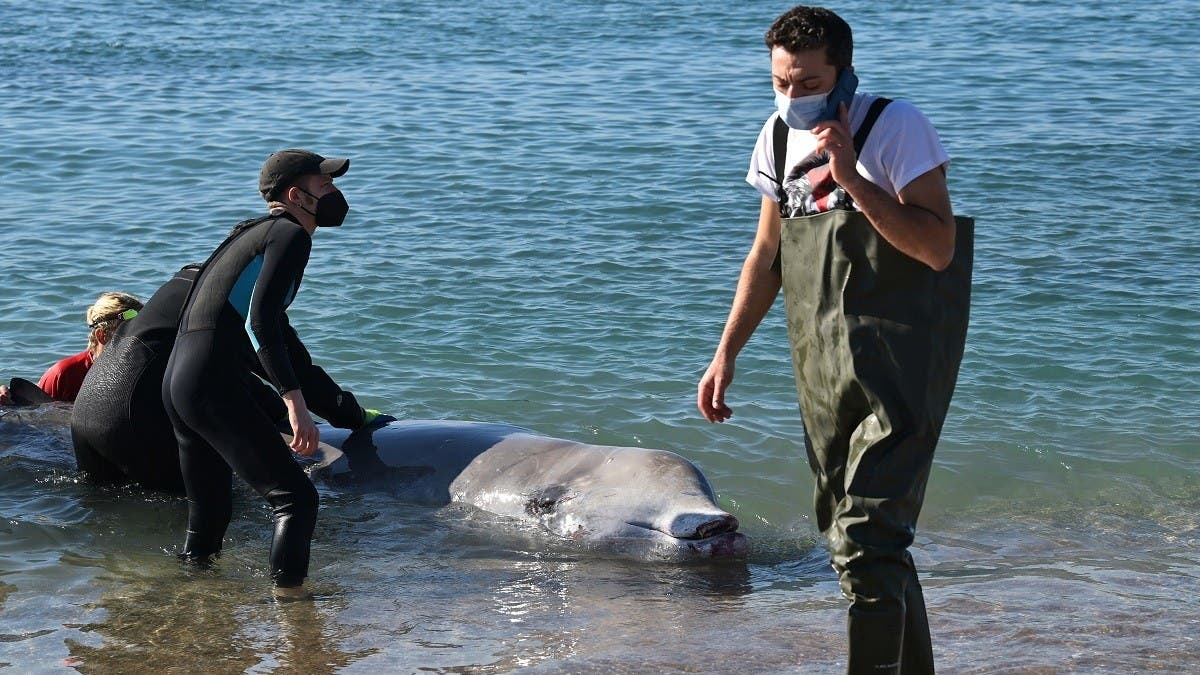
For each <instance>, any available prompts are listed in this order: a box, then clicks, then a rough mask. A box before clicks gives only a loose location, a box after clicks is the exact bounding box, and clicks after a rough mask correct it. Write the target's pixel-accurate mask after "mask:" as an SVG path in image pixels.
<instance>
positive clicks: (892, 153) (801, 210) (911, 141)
mask: <svg viewBox="0 0 1200 675" xmlns="http://www.w3.org/2000/svg"><path fill="white" fill-rule="evenodd" d="M877 98H878V97H877V96H873V95H871V94H855V95H854V101H853V102H852V103H851V105H850V128H851V130H852V131H853V132H855V133H856V132H857V131H858V127H859V125H861V124H862V121H863V118H865V117H866V116H867V110H868V109H869V108H870V107H871V104H872V103H873V102H874V101H875V99H877ZM778 116H779V113H778V112H776V113H774V114H772V115H771V117H770V118H768V119H767V123H766V124H765V125H763V128H762V131H761V132H759V134H758V143H756V144H755V146H754V154H753V155H752V156H751V157H750V170H749V171H748V172H747V173H746V182H747V183H750V184H751V185H753V186H754V187H755V188H757V189H758V191H759V192H761V193H763V194H764V195H766V196H767V197H770V198H771V199H773V200H775V201H779V193H778V191H777V185H776V182H775V147H774V138H773V137H774V131H773V130H774V128H775V119H776V118H777V117H778ZM816 144H817V139H816V136H814V135H813V134H812V133H811V132H810V131H808V130H807V129H789V130H788V143H787V160H786V163H785V165H784V166H785V167H786V169H785V172H784V175H785V176H786V178H785V180H784V190H785V191H786V192H787V194H788V200H787V204H786V205H785V210H784V214H785V215H786V216H800V215H808V214H811V213H820V212H822V211H828V210H830V209H833V208H854V204H853V201H852V200H850V199H849V197H848V196H847V195H846V194H845V192H843V191H842V190H841V188H838V187H837V186H836V185H835V184H834V183H833V182H832V178H831V177H830V176H829V164H828V160H825V161H824V162H821V161H820V160H816V161H813V159H812V158H811V157H810V156H811V155H812V150H813V148H814V147H815V146H816ZM949 161H950V156H949V155H948V154H947V153H946V149H945V148H944V147H942V141H941V139H939V138H938V135H937V130H935V129H934V128H933V125H932V124H930V122H929V120H928V119H927V118H926V117H925V115H924V114H922V113H921V111H920V110H918V109H917V108H916V106H914V105H912V104H911V103H908V102H907V101H892V102H891V103H890V104H888V106H887V107H886V108H884V109H883V112H882V113H880V115H879V118H878V119H877V120H875V126H874V128H872V129H871V134H870V135H869V136H868V137H867V142H866V144H864V145H863V149H862V153H860V154H859V156H858V172H859V173H860V174H862V175H863V176H865V177H866V178H867V180H869V181H871V182H872V183H874V184H876V185H878V186H879V187H881V188H883V189H884V190H886V191H887V192H888V193H889V194H891V195H892V196H893V197H897V196H898V193H899V192H900V190H902V189H903V188H904V186H906V185H908V184H909V183H911V182H912V181H913V179H914V178H917V177H918V176H920V175H922V174H924V173H925V172H927V171H929V170H930V169H933V168H935V167H937V166H940V165H942V164H947V163H949ZM802 162H803V163H804V164H805V166H804V168H803V170H802V171H801V172H799V173H797V171H796V169H797V166H798V165H800V164H801V163H802Z"/></svg>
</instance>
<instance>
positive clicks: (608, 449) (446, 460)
mask: <svg viewBox="0 0 1200 675" xmlns="http://www.w3.org/2000/svg"><path fill="white" fill-rule="evenodd" d="M321 441H322V445H323V446H324V447H323V448H322V450H320V451H319V452H318V453H317V455H315V456H314V457H312V458H310V459H309V461H310V462H312V465H311V467H310V470H309V471H310V475H311V476H312V478H313V480H315V481H329V482H330V483H333V484H348V485H357V486H360V487H363V488H366V489H372V488H374V489H383V490H388V491H394V492H396V493H397V494H398V495H400V496H403V497H404V498H406V499H410V500H414V501H422V502H427V503H434V504H449V503H462V504H469V505H471V506H474V507H476V508H479V509H481V510H484V511H488V512H491V513H495V514H499V515H501V516H507V517H510V518H515V519H519V520H521V521H524V522H527V523H533V524H536V525H538V526H540V527H542V528H544V529H545V530H547V531H549V532H551V533H553V534H555V535H558V536H560V537H564V538H568V539H572V540H575V541H581V542H583V543H585V544H586V545H588V546H591V547H595V548H602V549H606V550H612V551H615V552H618V553H622V554H628V555H635V556H638V557H647V558H654V559H671V560H675V559H684V558H692V557H729V556H741V555H744V554H745V553H746V551H747V541H746V537H745V536H744V535H742V534H741V533H739V532H737V528H738V521H737V518H735V517H734V516H732V515H730V514H729V513H727V512H725V511H724V510H722V509H721V508H720V507H719V506H717V504H716V500H715V498H714V496H713V491H712V488H711V487H710V486H709V484H708V480H707V479H705V477H704V475H703V474H702V473H701V472H700V470H699V469H698V468H696V466H695V465H694V464H692V463H691V462H689V461H688V460H687V459H685V458H683V457H681V456H679V455H677V454H675V453H672V452H667V451H665V450H650V449H645V448H627V447H613V446H605V445H592V444H588V443H578V442H575V441H568V440H563V439H559V438H550V437H547V436H542V435H539V434H536V433H534V432H531V431H528V430H526V429H522V428H520V427H515V426H510V425H505V424H487V423H475V422H449V421H399V422H391V423H389V424H386V425H381V426H374V427H371V428H368V429H364V430H359V431H355V432H349V431H346V430H343V429H335V428H329V427H326V426H324V425H322V426H321Z"/></svg>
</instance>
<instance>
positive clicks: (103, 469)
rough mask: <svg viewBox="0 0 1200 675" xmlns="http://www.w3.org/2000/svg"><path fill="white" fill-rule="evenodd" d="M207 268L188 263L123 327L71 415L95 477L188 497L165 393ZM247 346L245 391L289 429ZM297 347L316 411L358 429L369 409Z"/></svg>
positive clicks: (76, 440)
mask: <svg viewBox="0 0 1200 675" xmlns="http://www.w3.org/2000/svg"><path fill="white" fill-rule="evenodd" d="M200 268H201V266H200V265H187V266H185V267H184V268H183V269H181V270H179V271H178V272H176V273H175V276H174V277H172V279H171V280H170V281H168V282H167V283H165V284H163V286H162V287H161V288H159V289H158V291H156V292H155V293H154V295H153V296H152V297H151V298H150V299H149V300H148V301H147V302H146V305H145V306H144V307H143V308H142V309H141V311H139V312H138V315H137V316H136V317H134V318H133V319H131V320H129V321H125V322H123V323H121V325H120V326H118V327H117V330H116V331H115V332H114V333H113V336H112V338H111V339H110V340H109V341H108V344H106V345H105V347H104V350H103V351H102V352H101V353H100V354H99V355H98V356H97V357H96V361H95V363H94V364H93V365H92V368H91V370H89V371H88V375H87V377H86V378H85V379H84V381H83V386H82V388H81V389H80V391H79V396H78V398H76V399H75V406H74V410H73V411H72V414H71V440H72V442H73V444H74V446H75V458H76V461H77V463H78V465H79V468H80V469H82V470H83V471H86V472H87V473H88V475H89V477H90V478H91V479H93V480H96V481H100V482H108V483H126V482H134V483H137V484H139V485H142V486H144V487H148V488H152V489H157V490H166V491H170V492H176V493H183V492H184V485H183V475H182V473H181V472H180V469H179V447H178V445H177V444H176V440H175V431H174V429H173V428H172V427H171V420H170V419H169V418H168V417H167V412H166V410H165V409H164V407H163V397H162V389H163V375H164V373H165V371H166V368H167V359H168V357H169V356H170V354H171V349H172V347H174V345H175V336H176V334H177V333H178V331H179V317H180V313H181V312H182V310H183V305H184V302H185V301H186V300H187V296H188V292H189V291H190V290H191V288H192V281H193V280H194V279H195V278H196V275H197V274H198V273H199V271H200ZM242 342H243V346H242V352H243V353H242V355H241V357H240V358H241V360H242V363H243V366H244V367H243V369H242V370H241V371H240V372H239V375H240V377H241V378H242V381H243V383H244V385H245V387H246V388H247V389H248V390H249V391H250V392H251V394H252V396H253V398H254V401H255V404H256V405H257V406H258V407H259V408H260V409H262V411H263V412H264V413H265V414H266V415H267V417H268V418H270V419H271V420H274V421H276V423H277V424H279V423H283V424H286V422H287V408H286V406H284V404H283V400H282V399H281V398H279V395H278V394H277V393H275V391H274V389H273V388H272V387H269V386H268V385H266V384H265V383H263V381H262V380H260V379H259V378H258V377H255V376H254V375H252V374H251V371H255V372H260V371H261V369H260V368H259V367H258V359H257V358H256V357H255V355H254V353H253V349H252V348H251V346H250V342H249V340H248V339H243V340H242ZM290 344H291V349H292V350H293V352H294V353H293V354H292V356H293V358H294V360H296V361H298V366H299V367H298V368H297V375H298V376H299V377H300V380H301V389H302V390H303V392H304V397H305V402H306V403H308V406H309V409H310V410H311V411H313V412H314V413H315V414H317V415H319V416H321V417H323V418H325V419H326V420H328V421H329V422H330V423H331V424H333V425H334V426H337V427H342V428H345V429H356V428H358V427H359V426H360V425H361V424H362V421H363V412H362V408H361V407H359V405H358V401H357V400H355V398H354V396H353V394H351V393H350V392H347V391H343V390H342V389H341V387H339V386H338V385H337V384H336V383H335V382H334V381H333V380H332V378H330V377H329V375H327V374H326V373H325V371H324V370H322V369H321V368H319V367H317V366H315V365H313V363H312V359H311V358H309V356H308V352H307V351H305V350H304V348H303V345H302V344H300V342H299V340H298V339H293V340H292V341H291V343H290Z"/></svg>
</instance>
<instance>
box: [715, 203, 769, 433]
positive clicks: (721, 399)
mask: <svg viewBox="0 0 1200 675" xmlns="http://www.w3.org/2000/svg"><path fill="white" fill-rule="evenodd" d="M779 227H780V223H779V205H778V204H776V203H775V202H774V201H773V200H772V199H770V198H769V197H765V196H764V197H763V198H762V204H761V206H760V207H759V214H758V233H757V234H756V235H755V237H754V244H753V246H751V247H750V253H749V254H748V255H747V256H746V262H745V263H744V264H743V265H742V273H741V276H740V277H739V278H738V285H737V292H736V293H735V294H734V297H733V306H732V307H730V309H729V318H728V319H727V320H726V321H725V330H724V332H723V333H722V334H721V342H720V344H719V345H717V352H716V354H715V355H714V356H713V360H712V363H710V364H709V366H708V369H707V370H706V371H705V372H704V376H703V377H702V378H701V379H700V384H699V386H698V387H697V391H696V407H697V408H699V409H700V413H701V414H703V415H704V417H705V419H707V420H708V421H709V422H724V421H725V420H727V419H729V418H730V417H732V416H733V410H731V409H730V408H729V407H728V406H727V405H725V390H726V389H727V388H728V387H729V385H730V383H732V382H733V370H734V361H735V360H736V359H737V355H738V353H739V352H741V351H742V347H745V346H746V343H747V342H748V341H749V340H750V336H751V335H753V334H754V330H755V329H756V328H758V324H759V323H760V322H761V321H762V319H763V317H764V316H766V314H767V311H768V310H770V309H771V305H772V304H774V302H775V298H776V296H778V295H779V288H780V286H781V284H782V278H781V276H780V274H779V272H778V271H776V270H773V269H771V265H772V264H773V263H774V262H775V256H776V254H777V253H778V252H779Z"/></svg>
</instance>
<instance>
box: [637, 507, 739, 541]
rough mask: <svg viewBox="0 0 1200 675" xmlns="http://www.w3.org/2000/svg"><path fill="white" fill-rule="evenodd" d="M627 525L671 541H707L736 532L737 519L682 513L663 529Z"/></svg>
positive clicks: (710, 514)
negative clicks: (662, 535)
mask: <svg viewBox="0 0 1200 675" xmlns="http://www.w3.org/2000/svg"><path fill="white" fill-rule="evenodd" d="M628 524H629V525H632V526H634V527H639V528H642V529H646V530H653V531H655V532H661V533H662V534H665V535H667V536H668V537H671V538H672V539H684V540H696V539H709V538H711V537H715V536H717V535H721V534H726V533H730V532H737V529H738V526H739V523H738V519H737V518H735V517H733V516H732V515H730V514H728V513H684V514H680V515H678V516H676V517H675V518H674V519H672V520H671V522H670V523H668V524H667V525H666V527H663V526H661V525H656V524H651V523H636V522H629V523H628Z"/></svg>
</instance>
